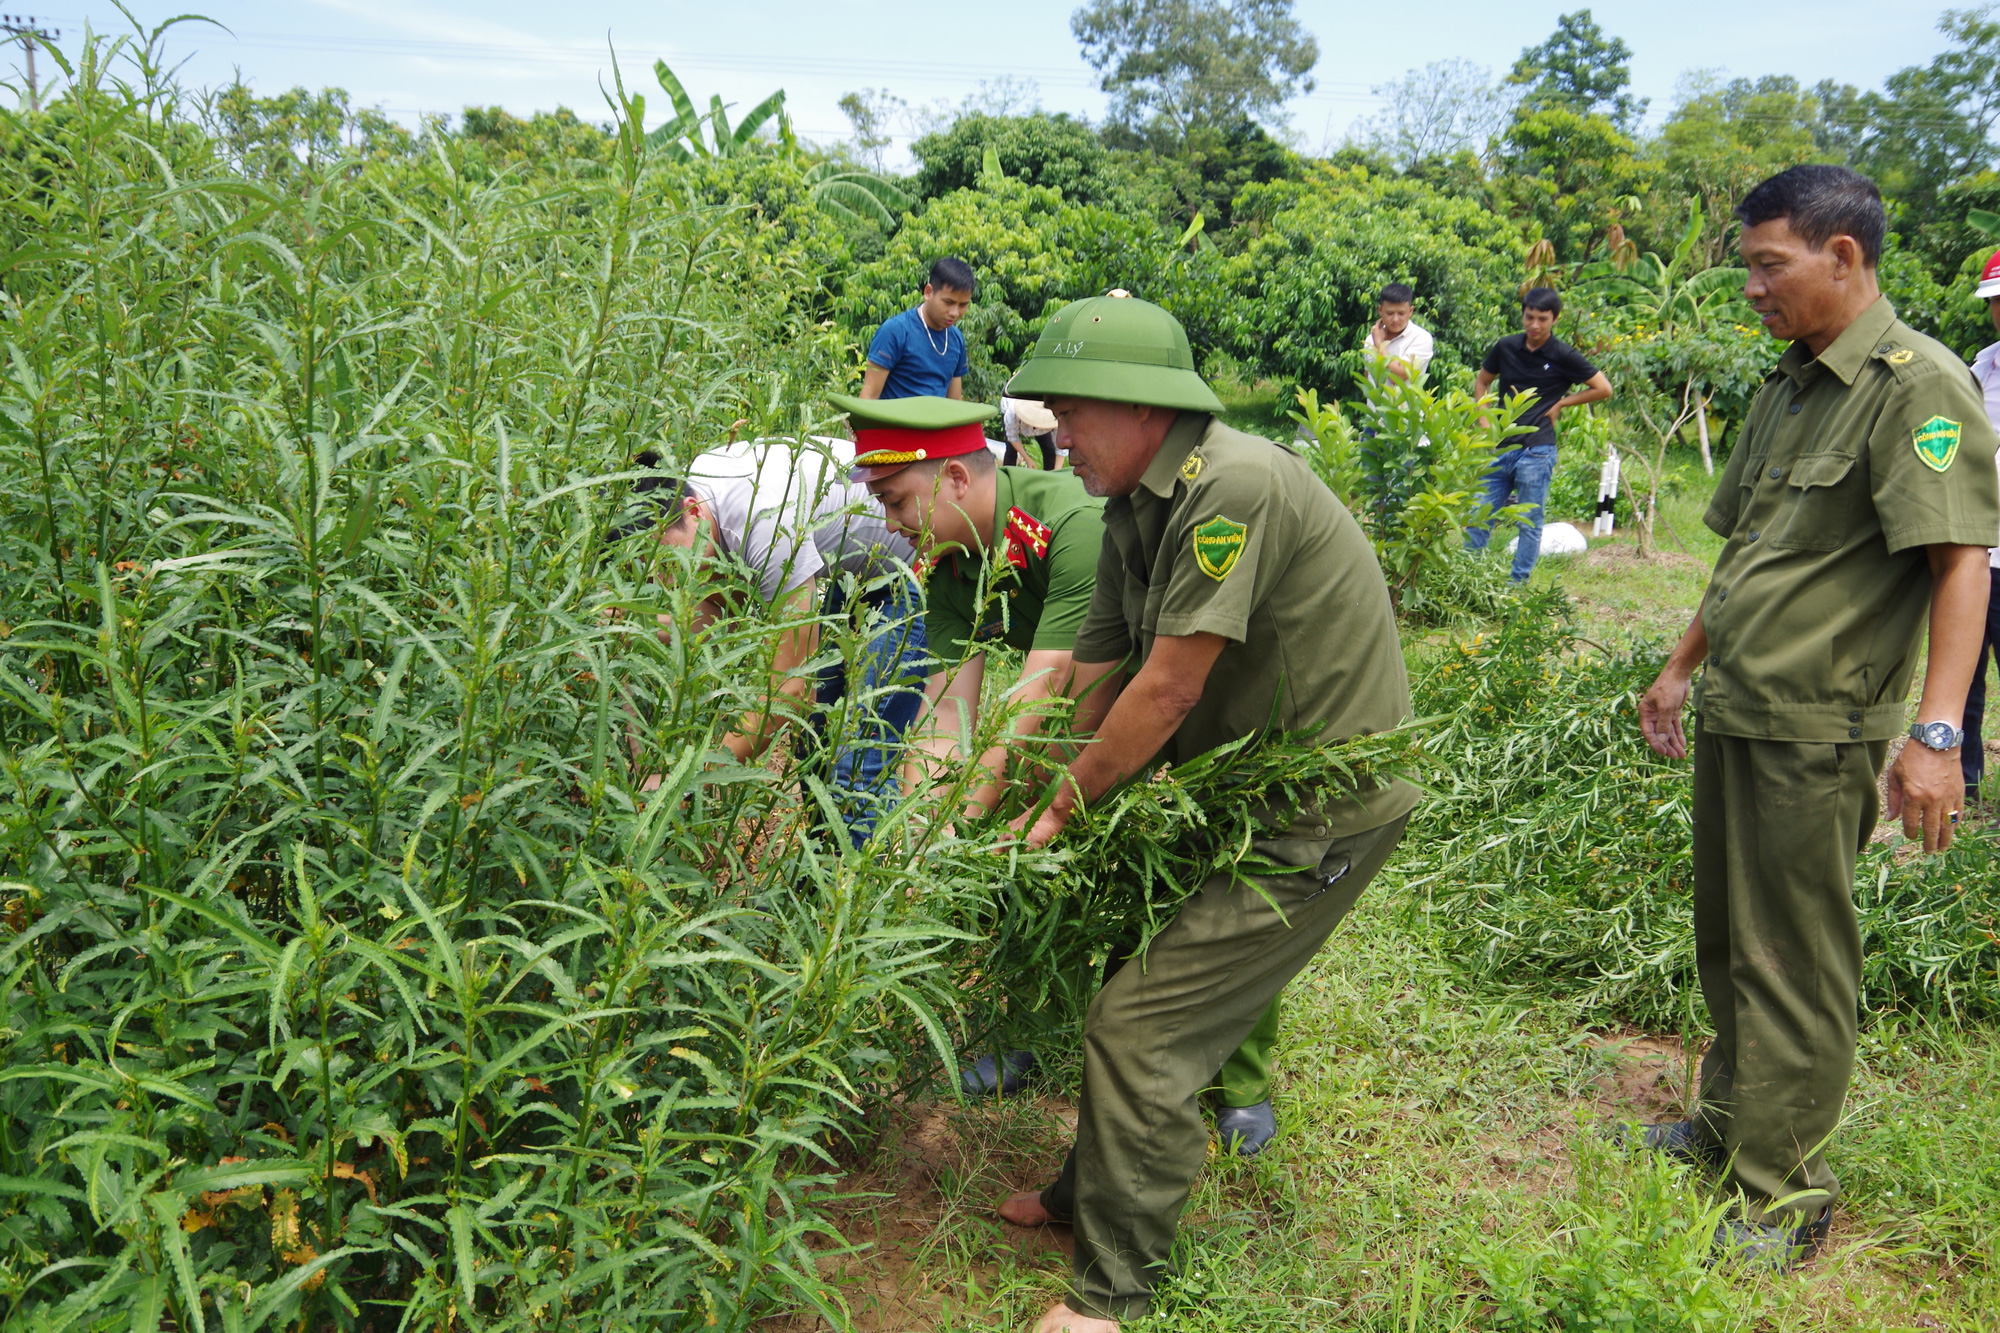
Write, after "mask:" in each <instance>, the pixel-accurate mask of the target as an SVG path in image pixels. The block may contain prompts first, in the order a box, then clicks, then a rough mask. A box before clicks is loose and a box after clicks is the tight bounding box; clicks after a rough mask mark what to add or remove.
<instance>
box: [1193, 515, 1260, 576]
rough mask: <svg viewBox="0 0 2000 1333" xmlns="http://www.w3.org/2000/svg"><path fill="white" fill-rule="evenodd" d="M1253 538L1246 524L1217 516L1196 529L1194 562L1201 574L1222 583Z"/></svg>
mask: <svg viewBox="0 0 2000 1333" xmlns="http://www.w3.org/2000/svg"><path fill="white" fill-rule="evenodd" d="M1249 535H1250V525H1249V524H1247V523H1232V522H1231V521H1230V520H1228V519H1226V518H1224V517H1223V516H1222V515H1220V514H1217V515H1216V516H1215V517H1214V518H1211V519H1210V520H1208V522H1206V523H1204V524H1202V525H1201V526H1200V527H1198V528H1196V529H1195V530H1194V562H1195V564H1197V565H1199V566H1201V572H1202V573H1204V574H1206V575H1208V576H1209V577H1210V578H1212V579H1214V580H1215V581H1216V582H1217V583H1220V582H1221V581H1222V580H1223V579H1225V578H1227V577H1228V576H1229V571H1230V570H1232V569H1234V568H1236V561H1237V559H1238V558H1239V557H1240V556H1241V555H1242V554H1243V543H1244V541H1245V540H1246V539H1247V538H1248V537H1249Z"/></svg>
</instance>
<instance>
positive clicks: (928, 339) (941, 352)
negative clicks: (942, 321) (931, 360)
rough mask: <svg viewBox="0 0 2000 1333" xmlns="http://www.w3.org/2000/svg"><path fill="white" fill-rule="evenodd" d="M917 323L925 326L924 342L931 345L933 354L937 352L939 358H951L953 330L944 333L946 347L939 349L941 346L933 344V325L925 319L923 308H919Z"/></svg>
mask: <svg viewBox="0 0 2000 1333" xmlns="http://www.w3.org/2000/svg"><path fill="white" fill-rule="evenodd" d="M917 323H919V324H921V325H923V326H924V341H925V342H928V343H931V350H932V351H933V352H936V353H937V354H938V355H939V356H950V355H951V330H950V329H946V330H945V331H944V346H942V347H939V346H938V345H937V344H936V343H934V342H931V323H930V321H929V320H927V319H925V318H924V312H923V310H922V308H921V307H919V308H918V310H917Z"/></svg>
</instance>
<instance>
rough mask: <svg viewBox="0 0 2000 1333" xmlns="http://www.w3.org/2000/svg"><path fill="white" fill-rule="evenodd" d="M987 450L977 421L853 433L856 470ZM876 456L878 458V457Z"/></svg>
mask: <svg viewBox="0 0 2000 1333" xmlns="http://www.w3.org/2000/svg"><path fill="white" fill-rule="evenodd" d="M985 447H986V432H985V431H983V430H981V429H980V428H979V423H978V422H976V421H972V422H967V423H966V424H965V425H963V426H946V427H945V428H944V429H943V430H912V429H910V428H909V427H906V426H861V427H858V428H857V429H856V430H855V432H854V462H855V465H856V466H857V467H882V466H885V465H887V466H896V465H899V464H909V463H921V462H924V461H926V460H928V459H932V458H958V457H960V456H962V455H965V454H974V453H978V452H979V451H980V450H981V449H984V448H985ZM878 455H880V456H879V457H878Z"/></svg>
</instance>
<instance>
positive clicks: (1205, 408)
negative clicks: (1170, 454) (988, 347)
mask: <svg viewBox="0 0 2000 1333" xmlns="http://www.w3.org/2000/svg"><path fill="white" fill-rule="evenodd" d="M1005 392H1006V393H1007V395H1008V396H1009V397H1011V398H1061V397H1075V398H1101V399H1103V400H1105V401H1106V402H1112V403H1143V404H1145V405H1147V406H1149V407H1172V408H1179V409H1181V410H1182V411H1187V412H1220V411H1222V400H1221V399H1219V398H1217V397H1216V396H1215V390H1213V389H1211V388H1209V387H1208V383H1207V381H1205V380H1203V379H1202V377H1201V376H1200V375H1198V374H1196V373H1195V368H1194V352H1193V350H1192V349H1191V348H1189V346H1188V340H1187V330H1185V329H1183V328H1182V327H1181V322H1180V321H1179V320H1177V319H1175V318H1174V317H1173V316H1172V315H1170V314H1168V313H1167V312H1166V311H1164V310H1162V309H1160V307H1158V306H1156V305H1154V304H1153V303H1152V302H1151V301H1141V300H1139V299H1138V298H1137V297H1133V296H1123V295H1114V296H1092V297H1089V298H1088V299H1086V300H1082V301H1072V302H1070V303H1069V304H1068V305H1066V306H1064V307H1063V308H1062V309H1060V310H1058V311H1056V313H1055V314H1054V315H1053V316H1051V317H1050V319H1049V322H1048V323H1047V324H1046V325H1045V326H1044V327H1043V329H1042V336H1041V337H1040V338H1037V339H1036V340H1035V354H1034V355H1033V356H1032V357H1030V358H1028V362H1027V364H1026V365H1024V366H1022V367H1021V368H1020V369H1019V370H1018V371H1016V372H1015V373H1014V378H1013V379H1011V380H1009V381H1008V382H1007V388H1006V390H1005Z"/></svg>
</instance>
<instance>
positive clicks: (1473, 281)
mask: <svg viewBox="0 0 2000 1333" xmlns="http://www.w3.org/2000/svg"><path fill="white" fill-rule="evenodd" d="M1237 218H1238V221H1239V222H1246V221H1247V222H1250V223H1252V224H1254V235H1255V239H1253V240H1251V241H1250V242H1249V244H1248V245H1247V247H1246V248H1245V250H1244V252H1243V253H1242V255H1241V256H1240V257H1238V259H1237V260H1236V262H1235V263H1234V264H1232V267H1231V273H1232V275H1233V277H1234V283H1235V288H1236V291H1237V293H1238V295H1239V298H1240V299H1241V300H1242V301H1243V303H1244V308H1245V314H1244V327H1243V331H1242V335H1241V340H1240V342H1239V344H1238V345H1237V346H1236V347H1235V348H1234V349H1233V350H1234V351H1235V352H1236V353H1237V355H1239V356H1241V357H1242V358H1243V359H1244V360H1246V361H1249V362H1251V363H1252V364H1254V365H1255V366H1257V367H1258V368H1259V369H1260V370H1261V371H1262V372H1263V373H1265V374H1269V375H1273V376H1276V377H1279V378H1281V379H1284V380H1286V381H1289V382H1290V383H1293V384H1296V385H1298V386H1300V387H1302V388H1309V389H1315V390H1317V391H1318V392H1319V394H1320V396H1321V398H1322V399H1324V400H1328V401H1331V400H1333V399H1336V398H1344V397H1347V396H1349V395H1350V394H1351V393H1353V392H1355V391H1356V389H1357V385H1358V381H1359V378H1360V369H1361V360H1360V357H1361V353H1360V347H1361V341H1362V339H1363V337H1364V336H1366V334H1367V332H1368V328H1369V326H1370V325H1371V324H1372V323H1373V322H1374V320H1375V307H1376V300H1375V298H1376V294H1377V293H1378V292H1379V291H1380V290H1381V288H1382V286H1383V284H1384V283H1388V282H1407V283H1410V284H1411V285H1413V286H1414V287H1415V288H1416V290H1417V300H1416V319H1417V322H1418V323H1419V324H1421V325H1423V326H1424V327H1425V328H1426V329H1428V330H1430V332H1431V334H1432V335H1433V337H1434V338H1435V339H1436V341H1437V356H1436V359H1435V360H1434V361H1433V362H1432V363H1431V369H1430V380H1431V382H1432V383H1434V384H1439V385H1450V384H1454V383H1457V382H1459V381H1460V380H1461V378H1462V377H1469V376H1470V374H1471V372H1472V370H1473V369H1474V368H1475V367H1477V366H1478V365H1479V363H1480V361H1481V360H1482V359H1483V358H1484V357H1485V355H1486V350H1487V348H1488V347H1489V346H1490V345H1491V344H1492V342H1493V340H1494V339H1496V338H1498V337H1499V336H1501V335H1502V334H1504V333H1507V332H1509V331H1510V329H1511V328H1512V327H1513V325H1514V322H1515V315H1514V310H1515V307H1514V303H1513V297H1514V293H1515V289H1516V286H1517V284H1518V282H1519V279H1520V273H1519V269H1520V259H1519V244H1518V242H1517V241H1516V239H1515V237H1514V234H1513V231H1512V230H1511V228H1509V227H1508V225H1507V223H1506V222H1505V220H1504V219H1502V218H1500V217H1498V216H1496V215H1495V214H1494V213H1493V212H1491V211H1490V210H1488V209H1486V208H1483V207H1481V206H1480V205H1479V204H1477V203H1475V202H1473V201H1471V200H1469V199H1463V198H1458V197H1454V196H1452V195H1447V194H1444V193H1441V192H1440V191H1437V190H1435V189H1433V188H1431V187H1430V186H1427V185H1424V184H1422V183H1421V182H1417V181H1411V180H1395V179H1389V180H1385V179H1382V178H1379V177H1373V176H1370V175H1369V174H1368V173H1367V172H1366V171H1365V170H1362V169H1355V170H1352V171H1341V170H1337V169H1332V168H1326V167H1320V168H1315V169H1314V170H1313V171H1312V173H1311V174H1309V175H1307V176H1306V177H1305V178H1304V179H1302V180H1287V181H1279V182H1276V183H1274V184H1270V185H1253V186H1249V187H1246V188H1245V189H1244V191H1243V194H1242V196H1241V198H1240V200H1239V202H1238V207H1237Z"/></svg>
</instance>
